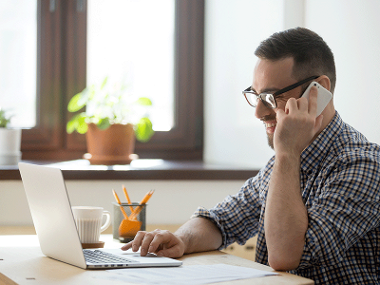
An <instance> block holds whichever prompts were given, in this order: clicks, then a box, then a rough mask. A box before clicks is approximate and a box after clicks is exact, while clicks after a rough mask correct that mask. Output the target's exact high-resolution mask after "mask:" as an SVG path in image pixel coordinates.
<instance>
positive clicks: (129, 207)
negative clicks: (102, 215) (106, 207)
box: [112, 202, 147, 242]
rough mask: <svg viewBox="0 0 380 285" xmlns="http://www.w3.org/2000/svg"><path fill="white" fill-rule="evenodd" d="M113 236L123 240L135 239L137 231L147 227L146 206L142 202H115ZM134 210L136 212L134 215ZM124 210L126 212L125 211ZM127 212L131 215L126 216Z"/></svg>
mask: <svg viewBox="0 0 380 285" xmlns="http://www.w3.org/2000/svg"><path fill="white" fill-rule="evenodd" d="M112 204H113V225H112V227H113V229H112V234H113V238H114V239H117V240H119V241H121V242H129V241H131V240H133V238H134V237H135V235H136V233H137V232H138V231H139V230H140V231H145V229H146V206H147V204H140V203H121V204H118V203H115V202H113V203H112ZM132 211H133V212H134V214H133V215H132ZM123 212H124V213H123ZM125 214H126V215H127V216H128V217H129V218H128V219H126V218H125Z"/></svg>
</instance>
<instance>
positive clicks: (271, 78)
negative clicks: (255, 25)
mask: <svg viewBox="0 0 380 285" xmlns="http://www.w3.org/2000/svg"><path fill="white" fill-rule="evenodd" d="M293 63H294V62H293V58H291V57H289V58H285V59H282V60H278V61H269V60H265V59H259V60H258V61H257V64H256V67H255V70H254V75H253V83H252V90H253V91H255V92H256V94H260V93H264V92H265V93H274V92H276V91H278V90H280V89H282V88H284V87H286V86H289V85H291V84H293V83H296V82H297V81H298V80H297V79H295V78H292V77H291V74H292V68H293ZM301 88H302V87H301V86H300V87H297V88H295V89H293V90H290V91H288V92H285V93H283V94H280V95H279V96H277V97H275V99H276V102H277V108H280V109H282V110H285V105H286V102H287V101H288V99H289V98H291V97H295V98H299V97H300V95H301V90H302V89H301ZM255 116H256V117H257V118H258V119H260V120H261V121H262V122H263V123H264V125H265V130H266V133H267V136H268V144H269V146H270V147H271V148H274V144H273V136H274V131H275V129H276V123H277V122H276V113H275V112H274V110H273V109H271V108H268V107H266V106H265V105H264V104H263V102H261V101H260V102H258V105H257V106H256V110H255Z"/></svg>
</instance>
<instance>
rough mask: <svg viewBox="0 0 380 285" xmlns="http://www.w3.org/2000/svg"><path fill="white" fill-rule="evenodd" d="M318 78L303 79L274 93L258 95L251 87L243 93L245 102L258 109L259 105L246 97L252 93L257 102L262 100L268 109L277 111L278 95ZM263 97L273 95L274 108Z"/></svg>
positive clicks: (316, 76)
mask: <svg viewBox="0 0 380 285" xmlns="http://www.w3.org/2000/svg"><path fill="white" fill-rule="evenodd" d="M318 77H319V76H318V75H314V76H310V77H308V78H306V79H303V80H301V81H298V82H297V83H294V84H292V85H289V86H287V87H285V88H282V89H280V90H277V91H276V92H274V93H260V94H256V92H255V91H253V90H252V87H251V86H249V87H248V88H246V89H245V90H244V91H242V93H243V95H244V98H245V100H247V102H248V104H249V105H250V106H251V107H253V108H256V106H257V104H256V106H254V105H252V104H251V103H250V102H249V100H248V98H247V96H246V95H245V94H246V93H250V94H253V95H255V96H256V101H257V100H258V99H260V100H261V102H263V104H264V105H265V106H266V107H267V108H271V109H275V108H277V101H276V96H278V95H280V94H283V93H285V92H288V91H290V90H292V89H294V88H297V87H298V86H301V85H302V84H305V83H306V82H308V81H310V80H314V79H317V78H318ZM263 95H271V96H272V97H273V101H274V103H275V106H274V107H272V106H271V105H270V104H269V103H268V102H267V101H266V100H264V99H263V98H262V96H263Z"/></svg>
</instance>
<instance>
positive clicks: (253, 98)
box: [244, 92, 276, 108]
mask: <svg viewBox="0 0 380 285" xmlns="http://www.w3.org/2000/svg"><path fill="white" fill-rule="evenodd" d="M244 96H245V98H246V99H247V101H248V103H249V105H251V106H252V107H256V106H257V103H258V102H259V100H260V99H261V101H262V102H263V103H264V105H265V106H266V107H268V108H276V101H275V99H274V97H273V95H272V94H265V93H264V94H260V95H257V94H253V93H248V92H246V93H244Z"/></svg>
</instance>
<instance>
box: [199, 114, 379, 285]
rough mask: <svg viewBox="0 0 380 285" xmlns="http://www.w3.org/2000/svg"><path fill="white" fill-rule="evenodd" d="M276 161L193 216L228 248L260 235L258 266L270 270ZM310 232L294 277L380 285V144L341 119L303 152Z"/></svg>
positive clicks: (305, 199)
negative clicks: (268, 208)
mask: <svg viewBox="0 0 380 285" xmlns="http://www.w3.org/2000/svg"><path fill="white" fill-rule="evenodd" d="M274 159H275V158H274V157H272V158H271V159H270V161H269V162H268V164H267V165H266V166H265V167H264V168H263V169H261V170H260V172H259V173H258V174H257V176H255V177H253V178H250V179H248V180H247V181H246V182H245V184H244V185H243V187H242V188H241V190H240V191H239V192H238V193H237V194H236V195H233V196H228V197H226V198H225V200H224V201H223V202H221V203H219V204H217V205H216V206H215V207H214V208H212V209H210V210H207V209H205V208H198V210H197V211H196V212H195V213H194V215H193V217H196V216H199V217H205V218H208V219H210V220H212V221H213V222H214V223H215V224H216V225H217V226H218V227H219V229H220V231H221V233H222V236H223V245H222V247H221V248H225V247H226V246H228V245H229V244H231V243H233V242H237V243H239V244H244V243H245V242H246V241H247V240H248V239H249V238H251V237H253V236H254V235H256V234H258V239H257V252H256V261H257V262H260V263H262V264H266V265H268V252H267V247H266V241H265V232H264V212H265V200H266V196H267V191H268V187H269V181H270V177H271V173H272V169H273V165H274ZM300 178H301V179H300V181H301V189H302V199H303V202H304V204H305V207H306V209H307V212H308V220H309V226H308V229H307V232H306V235H305V245H304V250H303V255H302V259H301V262H300V264H299V266H298V268H297V269H295V270H292V271H290V273H293V274H296V275H300V276H304V277H307V278H310V279H313V280H314V281H315V283H316V284H380V214H379V212H380V146H379V145H377V144H373V143H370V142H368V141H367V139H366V138H365V137H364V136H363V135H362V134H360V133H359V132H358V131H356V130H355V129H353V128H352V127H351V126H349V125H347V124H346V123H344V122H343V121H342V119H341V118H340V116H339V114H338V113H336V114H335V117H334V119H333V120H332V121H331V122H330V124H329V125H328V126H327V127H326V128H325V129H324V130H323V131H322V132H321V133H320V135H319V136H318V137H317V138H316V139H315V140H314V141H313V142H312V143H311V145H309V146H308V147H307V148H306V149H305V150H304V151H303V152H302V154H301V169H300Z"/></svg>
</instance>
